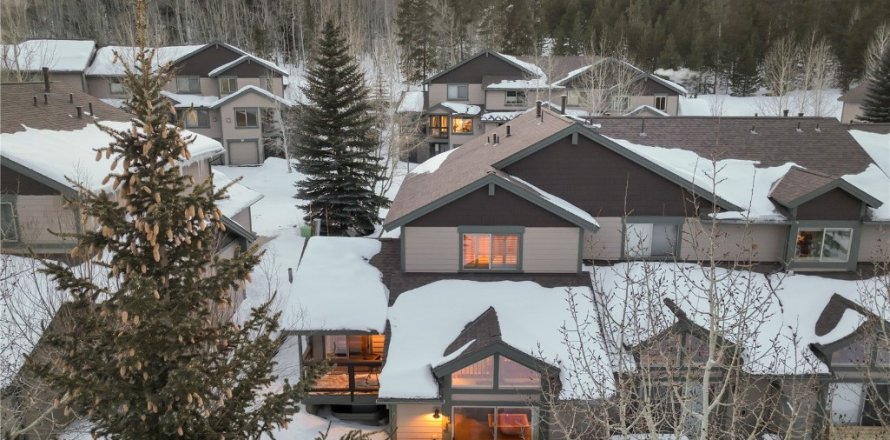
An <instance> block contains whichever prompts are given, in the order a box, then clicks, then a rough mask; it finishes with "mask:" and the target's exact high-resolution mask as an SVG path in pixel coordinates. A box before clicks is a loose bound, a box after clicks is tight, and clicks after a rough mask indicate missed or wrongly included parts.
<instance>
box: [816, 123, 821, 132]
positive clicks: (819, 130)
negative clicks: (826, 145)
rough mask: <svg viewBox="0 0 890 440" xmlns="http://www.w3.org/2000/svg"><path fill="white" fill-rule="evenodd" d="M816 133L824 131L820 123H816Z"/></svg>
mask: <svg viewBox="0 0 890 440" xmlns="http://www.w3.org/2000/svg"><path fill="white" fill-rule="evenodd" d="M816 133H822V129H821V128H819V123H818V122H817V123H816Z"/></svg>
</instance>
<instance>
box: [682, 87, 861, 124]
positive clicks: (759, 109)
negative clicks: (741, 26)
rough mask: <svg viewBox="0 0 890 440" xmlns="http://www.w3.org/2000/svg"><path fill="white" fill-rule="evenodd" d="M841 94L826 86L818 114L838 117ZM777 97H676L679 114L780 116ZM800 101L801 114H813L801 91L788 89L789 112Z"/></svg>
mask: <svg viewBox="0 0 890 440" xmlns="http://www.w3.org/2000/svg"><path fill="white" fill-rule="evenodd" d="M840 96H841V91H840V90H839V89H828V90H826V91H825V93H824V95H823V96H822V108H823V110H822V111H821V112H820V113H821V114H820V115H819V116H826V117H835V118H837V119H838V120H840V118H841V111H842V110H843V105H842V103H841V102H840V101H838V100H837V99H838V98H839V97H840ZM777 100H778V98H777V97H775V96H745V97H741V96H729V95H698V97H696V98H690V97H683V96H681V97H680V115H681V116H754V114H755V113H756V114H758V115H760V116H781V114H777V112H776V110H775V109H776V108H778V104H776V101H777ZM804 100H806V102H807V104H805V105H804V107H803V108H804V114H805V116H814V112H813V110H812V105H811V104H810V103H809V100H808V99H807V98H806V97H805V93H804V92H801V91H799V90H798V91H793V92H791V93H789V98H788V103H787V105H786V106H785V107H787V108H788V110H789V114H790V115H791V116H796V115H797V113H798V111H800V110H799V109H800V103H801V101H804Z"/></svg>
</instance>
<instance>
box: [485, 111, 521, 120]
mask: <svg viewBox="0 0 890 440" xmlns="http://www.w3.org/2000/svg"><path fill="white" fill-rule="evenodd" d="M526 111H528V110H520V111H515V112H486V113H485V114H484V115H482V122H507V121H512V120H513V119H514V118H516V117H517V116H519V115H521V114H523V113H525V112H526Z"/></svg>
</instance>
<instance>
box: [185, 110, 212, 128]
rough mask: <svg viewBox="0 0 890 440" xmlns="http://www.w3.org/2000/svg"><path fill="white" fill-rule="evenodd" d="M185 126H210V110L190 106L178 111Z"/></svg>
mask: <svg viewBox="0 0 890 440" xmlns="http://www.w3.org/2000/svg"><path fill="white" fill-rule="evenodd" d="M179 117H180V118H182V121H183V125H184V126H185V128H210V111H209V110H207V109H206V108H192V109H186V110H180V111H179Z"/></svg>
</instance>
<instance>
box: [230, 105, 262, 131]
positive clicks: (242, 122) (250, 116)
mask: <svg viewBox="0 0 890 440" xmlns="http://www.w3.org/2000/svg"><path fill="white" fill-rule="evenodd" d="M257 113H258V112H257V109H255V108H236V109H235V126H236V127H238V128H256V127H259V126H260V125H259V124H260V123H259V118H257Z"/></svg>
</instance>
